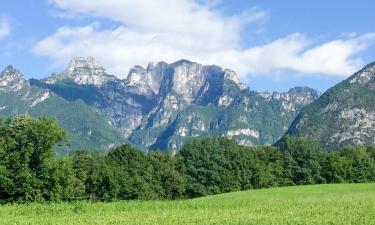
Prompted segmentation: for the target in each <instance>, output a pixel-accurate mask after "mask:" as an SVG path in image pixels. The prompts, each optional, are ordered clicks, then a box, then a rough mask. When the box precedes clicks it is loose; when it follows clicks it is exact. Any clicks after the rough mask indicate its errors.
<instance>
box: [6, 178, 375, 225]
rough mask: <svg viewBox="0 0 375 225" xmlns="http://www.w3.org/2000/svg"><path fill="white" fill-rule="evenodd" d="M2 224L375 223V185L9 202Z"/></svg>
mask: <svg viewBox="0 0 375 225" xmlns="http://www.w3.org/2000/svg"><path fill="white" fill-rule="evenodd" d="M0 224H41V225H44V224H100V225H102V224H126V225H128V224H150V225H151V224H152V225H155V224H170V225H180V224H313V225H317V224H345V225H348V224H361V225H362V224H375V184H340V185H338V184H337V185H314V186H299V187H285V188H272V189H263V190H251V191H245V192H236V193H229V194H222V195H216V196H209V197H205V198H199V199H193V200H184V201H149V202H137V201H131V202H113V203H88V202H76V203H58V204H32V205H3V206H0Z"/></svg>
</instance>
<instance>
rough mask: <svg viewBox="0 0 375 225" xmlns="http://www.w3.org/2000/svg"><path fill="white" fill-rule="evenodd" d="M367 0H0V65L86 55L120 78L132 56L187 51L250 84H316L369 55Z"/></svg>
mask: <svg viewBox="0 0 375 225" xmlns="http://www.w3.org/2000/svg"><path fill="white" fill-rule="evenodd" d="M374 7H375V3H374V2H373V1H372V0H357V1H342V0H330V1H326V0H325V1H323V0H314V1H295V0H283V1H277V0H273V1H271V0H152V1H151V0H95V1H92V0H80V1H77V0H12V1H1V7H0V68H5V67H6V66H7V65H13V66H14V67H16V68H18V69H20V70H21V71H22V72H23V73H24V75H25V77H26V78H44V77H46V76H49V75H50V74H51V73H53V72H61V71H62V70H64V68H65V67H66V66H67V64H68V63H69V61H70V59H71V58H73V57H77V56H93V57H95V58H96V59H97V60H98V62H100V63H101V64H102V65H103V66H104V67H105V68H106V69H107V72H108V73H110V74H114V75H116V76H118V77H120V78H125V77H126V76H127V73H128V71H129V69H130V68H131V67H133V66H134V65H141V66H147V64H148V63H149V62H159V61H165V62H168V63H172V62H174V61H178V60H180V59H188V60H190V61H195V62H198V63H201V64H207V65H212V64H215V65H219V66H222V67H224V68H228V69H232V70H234V71H236V72H237V74H238V75H239V77H240V79H241V80H242V82H244V83H245V84H247V85H248V86H249V87H250V88H251V89H253V90H257V91H264V90H267V91H286V90H288V89H290V88H292V87H295V86H309V87H312V88H315V89H318V90H320V91H324V90H326V89H327V88H329V87H331V86H333V85H335V84H336V83H338V82H340V81H341V80H343V79H345V78H347V77H349V76H350V75H351V74H353V73H354V72H355V71H357V70H359V69H360V68H361V67H363V66H364V65H366V64H368V63H370V62H372V61H375V25H374V22H373V21H375V14H374V13H373V8H374Z"/></svg>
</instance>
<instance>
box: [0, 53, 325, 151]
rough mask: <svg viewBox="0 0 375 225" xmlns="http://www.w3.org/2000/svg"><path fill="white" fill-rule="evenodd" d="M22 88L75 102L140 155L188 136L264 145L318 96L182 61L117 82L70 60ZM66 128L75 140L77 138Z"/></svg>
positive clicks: (137, 69)
mask: <svg viewBox="0 0 375 225" xmlns="http://www.w3.org/2000/svg"><path fill="white" fill-rule="evenodd" d="M26 82H27V85H29V86H30V87H31V88H32V89H36V90H42V91H45V92H48V93H49V96H54V97H55V98H59V101H60V100H61V101H65V102H66V103H67V104H76V103H77V102H80V103H81V104H83V105H84V106H82V107H85V108H89V109H90V110H91V111H92V112H93V113H94V114H98V115H101V116H100V117H101V118H102V119H101V120H103V123H106V124H108V126H109V127H110V130H113V132H118V133H119V134H121V135H120V136H121V138H115V139H117V140H119V142H124V141H129V142H130V143H133V144H135V145H137V146H140V147H142V148H143V149H145V150H146V149H163V150H171V151H177V150H178V149H179V148H180V147H181V146H182V144H183V143H184V142H185V141H186V140H188V139H190V138H191V137H195V136H213V135H222V136H229V137H232V138H235V139H236V140H238V141H239V142H240V143H242V144H246V145H258V144H272V142H273V141H275V140H276V139H277V138H279V137H280V136H281V135H282V134H283V133H284V132H285V130H286V128H285V127H288V126H289V124H290V122H291V121H292V120H293V119H294V116H296V114H297V112H298V111H299V110H300V109H301V108H302V106H304V105H306V104H309V103H310V102H312V101H313V100H315V99H316V98H317V97H318V96H319V93H318V92H317V91H315V90H313V89H311V88H307V87H300V88H294V89H290V90H289V91H288V92H285V93H278V92H273V93H268V92H262V93H258V92H255V91H252V90H250V89H249V88H248V87H246V85H244V84H242V83H241V82H240V79H239V78H238V76H237V74H236V73H235V72H234V71H233V70H230V69H224V68H222V67H219V66H216V65H202V64H199V63H195V62H191V61H189V60H179V61H177V62H174V63H171V64H168V63H165V62H158V63H149V64H148V65H147V67H146V68H144V67H141V66H134V67H133V68H132V69H130V70H129V73H128V76H127V77H126V78H125V79H120V78H117V77H116V76H114V75H110V74H107V72H106V70H105V68H104V67H103V66H101V65H100V64H98V63H97V62H96V60H95V59H94V58H92V57H77V58H73V59H72V60H71V62H70V63H69V65H68V66H67V68H66V69H65V70H64V71H63V72H61V73H58V74H55V75H53V76H49V77H47V78H44V79H40V80H37V79H30V80H28V81H26ZM0 84H1V83H0ZM6 91H9V90H5V92H6ZM16 92H17V90H16ZM0 94H1V93H0ZM46 99H48V97H47V98H46ZM46 99H41V100H40V102H39V104H41V103H43V102H44V101H46ZM26 108H31V107H26ZM56 110H57V109H56ZM61 110H64V109H61ZM76 110H78V111H79V110H80V109H76ZM15 111H17V110H15ZM24 111H27V110H26V109H25V110H24ZM54 113H55V114H56V113H58V112H57V111H56V112H54ZM65 113H66V115H70V114H73V113H74V112H65ZM1 114H2V111H1V110H0V115H1ZM52 114H53V113H52ZM82 123H85V121H83V122H82ZM69 129H70V130H69V131H70V132H71V133H73V134H72V135H73V136H75V135H76V134H75V132H77V131H74V129H73V128H72V127H70V128H69ZM72 129H73V130H72ZM108 129H109V128H108ZM107 139H108V138H107ZM110 145H111V146H112V145H116V143H108V144H107V146H110ZM97 147H98V148H100V147H102V146H97Z"/></svg>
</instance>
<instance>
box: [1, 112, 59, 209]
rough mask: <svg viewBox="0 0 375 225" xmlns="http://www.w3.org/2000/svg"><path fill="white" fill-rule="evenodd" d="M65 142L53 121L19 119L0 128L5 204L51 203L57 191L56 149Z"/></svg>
mask: <svg viewBox="0 0 375 225" xmlns="http://www.w3.org/2000/svg"><path fill="white" fill-rule="evenodd" d="M64 141H66V133H65V130H63V129H61V128H59V127H58V126H57V123H56V121H55V120H54V119H49V118H40V119H35V120H34V119H32V118H31V117H29V116H26V115H25V116H18V117H15V118H13V119H9V120H7V121H6V122H5V123H2V124H1V125H0V173H1V175H0V180H1V181H0V182H1V183H0V189H1V190H0V193H1V197H2V198H1V199H2V200H6V201H26V202H29V201H42V200H51V199H53V198H54V196H55V194H54V193H53V190H55V189H58V188H59V187H57V185H59V183H58V182H52V180H53V179H54V176H55V174H54V173H55V152H54V147H55V145H56V144H58V143H62V142H64Z"/></svg>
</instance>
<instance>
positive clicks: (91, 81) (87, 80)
mask: <svg viewBox="0 0 375 225" xmlns="http://www.w3.org/2000/svg"><path fill="white" fill-rule="evenodd" d="M63 79H72V80H73V81H74V82H76V83H77V84H81V85H82V84H83V85H86V84H88V85H95V86H102V85H103V84H104V83H106V82H107V81H110V80H114V79H116V78H115V77H114V76H111V75H108V74H107V73H106V71H105V68H104V67H103V66H102V65H100V64H99V63H98V62H97V61H96V60H95V58H94V57H75V58H73V59H71V60H70V63H69V65H68V67H67V68H66V69H65V70H64V72H62V73H60V74H58V75H56V76H53V77H50V78H48V79H47V81H46V82H47V83H55V82H56V81H57V80H63Z"/></svg>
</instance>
